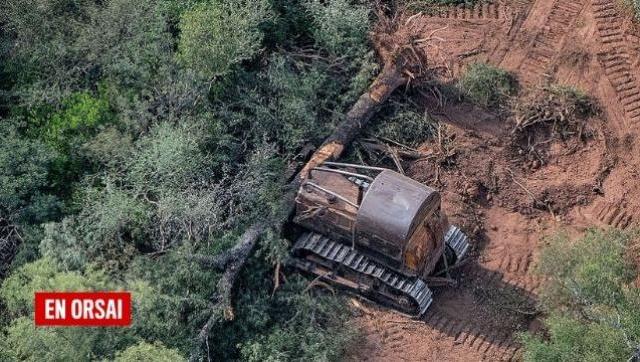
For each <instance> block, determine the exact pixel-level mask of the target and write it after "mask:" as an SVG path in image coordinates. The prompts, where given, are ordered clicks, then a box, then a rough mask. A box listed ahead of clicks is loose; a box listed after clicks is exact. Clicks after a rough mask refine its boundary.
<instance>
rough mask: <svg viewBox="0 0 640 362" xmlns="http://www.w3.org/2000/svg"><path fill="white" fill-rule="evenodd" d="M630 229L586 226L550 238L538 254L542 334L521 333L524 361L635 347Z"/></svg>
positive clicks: (596, 356) (637, 293) (604, 355)
mask: <svg viewBox="0 0 640 362" xmlns="http://www.w3.org/2000/svg"><path fill="white" fill-rule="evenodd" d="M635 237H637V234H634V233H623V232H618V231H609V232H605V231H595V230H592V231H589V232H587V234H586V235H585V236H584V237H582V238H581V239H580V240H578V241H577V242H573V243H572V242H570V241H569V240H568V238H567V237H565V236H562V235H560V236H558V237H556V238H554V239H552V240H551V242H550V245H549V246H547V247H546V248H545V249H544V250H543V252H542V255H541V258H540V263H539V266H538V271H539V273H541V274H542V276H543V277H544V278H545V280H546V282H545V283H544V284H543V288H542V293H541V303H542V307H543V308H544V309H545V311H547V312H548V313H549V315H550V317H549V318H547V319H546V320H545V324H546V326H547V327H548V336H549V338H548V339H545V338H542V337H540V336H532V335H525V336H524V338H523V341H524V345H525V354H524V356H525V359H526V360H528V361H568V360H589V361H605V360H606V361H613V360H627V359H629V357H630V356H632V355H633V354H634V353H637V351H638V347H640V318H638V316H637V310H638V308H640V290H639V289H638V288H637V286H635V285H634V284H633V282H634V279H635V278H636V277H637V266H636V265H634V264H633V263H632V262H631V261H630V260H629V258H627V254H628V252H629V241H630V240H633V238H635Z"/></svg>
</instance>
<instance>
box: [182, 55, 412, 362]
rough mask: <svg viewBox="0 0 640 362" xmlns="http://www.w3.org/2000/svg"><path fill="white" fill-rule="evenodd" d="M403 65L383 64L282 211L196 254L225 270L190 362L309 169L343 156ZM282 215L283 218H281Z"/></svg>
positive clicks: (291, 194) (291, 192)
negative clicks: (224, 246)
mask: <svg viewBox="0 0 640 362" xmlns="http://www.w3.org/2000/svg"><path fill="white" fill-rule="evenodd" d="M400 64H401V62H399V61H393V62H390V63H388V64H386V65H385V66H384V68H383V70H382V72H381V73H380V74H379V75H378V76H377V77H376V78H375V80H374V81H373V83H372V84H371V86H370V87H369V89H368V90H367V91H366V92H365V93H364V94H362V95H361V96H360V97H359V98H358V100H357V101H356V103H355V104H354V105H353V107H351V109H350V110H349V112H348V113H347V114H346V116H345V119H344V121H342V122H341V123H340V124H339V125H338V126H337V127H336V128H335V130H334V131H333V133H332V134H331V135H330V136H329V137H328V138H327V139H326V140H325V141H324V142H323V144H322V146H320V147H319V148H318V149H317V150H316V151H315V152H314V153H313V155H312V156H311V158H310V159H309V161H308V162H307V163H306V164H305V166H304V168H303V169H302V170H301V171H300V172H299V173H298V174H297V175H296V176H295V178H293V180H292V181H291V182H290V183H289V184H288V185H287V187H286V192H285V194H284V197H283V200H282V211H283V212H282V214H280V215H277V216H273V217H271V218H269V219H264V220H259V221H257V222H256V223H254V224H253V225H251V226H250V227H249V228H248V229H247V230H246V231H245V232H244V233H243V234H242V235H241V237H240V240H239V242H238V244H237V246H236V247H234V248H233V249H232V250H230V251H229V253H225V254H224V255H223V256H221V257H212V258H210V259H209V258H204V257H202V256H195V257H194V258H195V259H197V260H198V261H200V262H202V263H203V264H207V263H210V265H211V266H213V267H215V268H217V269H224V270H225V272H224V274H223V276H222V278H221V279H220V282H219V283H218V285H217V289H218V294H217V295H218V302H217V303H216V304H215V305H214V307H213V309H212V313H211V316H210V317H209V319H208V320H207V322H206V324H205V325H204V326H203V327H202V329H201V330H200V333H199V334H198V338H197V341H196V343H197V344H198V345H197V347H196V349H195V350H194V351H193V352H192V354H191V357H190V360H191V361H196V360H198V358H199V356H201V353H202V352H201V351H202V346H203V345H204V344H205V343H206V341H207V339H208V338H209V331H210V330H211V328H212V326H213V324H214V323H215V322H216V321H218V320H221V319H224V320H232V319H233V318H234V312H233V304H232V291H233V287H234V284H235V281H236V279H237V277H238V275H239V273H240V271H241V270H242V268H243V266H244V264H245V263H246V261H247V259H248V258H249V255H250V254H251V251H252V250H253V248H254V247H255V245H256V244H257V241H258V239H259V238H260V236H261V235H262V233H264V232H265V231H266V230H268V229H270V228H281V227H282V225H283V224H284V223H285V222H286V219H287V218H288V217H289V216H290V215H291V214H292V213H293V211H294V209H295V195H296V193H297V191H298V189H299V188H300V186H301V185H302V183H303V182H304V181H305V180H306V179H307V177H308V176H309V172H310V171H311V170H312V169H313V168H314V167H317V166H319V165H321V164H322V163H323V162H325V161H328V160H335V159H337V158H338V157H340V156H341V155H342V153H343V151H344V150H345V148H346V147H347V146H348V145H349V143H351V142H352V141H353V140H354V139H355V138H356V136H357V135H358V134H359V133H360V131H361V130H362V129H363V128H365V127H366V126H367V125H368V123H369V121H370V120H371V118H372V116H373V115H374V114H375V113H376V112H377V111H378V109H379V108H380V105H381V104H383V103H384V102H385V101H386V100H387V99H388V98H389V96H391V94H392V93H393V92H394V91H395V90H396V89H397V88H398V87H400V86H402V85H404V84H407V82H408V79H407V78H406V77H405V76H404V75H403V74H402V69H401V66H400ZM283 215H284V217H282V216H283Z"/></svg>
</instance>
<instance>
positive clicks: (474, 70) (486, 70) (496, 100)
mask: <svg viewBox="0 0 640 362" xmlns="http://www.w3.org/2000/svg"><path fill="white" fill-rule="evenodd" d="M458 87H459V88H460V91H461V92H462V93H463V95H465V96H466V97H468V98H469V99H470V100H471V101H472V102H473V103H476V104H478V105H481V106H483V107H498V106H501V105H502V104H503V103H504V102H505V101H506V100H507V99H508V97H510V96H512V95H514V94H515V93H516V92H517V82H516V80H515V78H514V77H513V76H512V75H511V74H509V73H508V72H507V71H505V70H502V69H499V68H496V67H494V66H492V65H489V64H486V63H475V64H472V65H470V66H469V68H468V69H467V70H466V71H465V73H464V74H463V75H462V77H461V79H460V81H459V83H458Z"/></svg>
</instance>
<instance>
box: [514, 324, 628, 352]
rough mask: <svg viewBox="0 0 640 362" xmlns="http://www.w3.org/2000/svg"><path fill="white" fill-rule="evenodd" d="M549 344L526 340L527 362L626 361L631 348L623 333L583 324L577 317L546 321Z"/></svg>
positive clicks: (613, 328) (606, 326)
mask: <svg viewBox="0 0 640 362" xmlns="http://www.w3.org/2000/svg"><path fill="white" fill-rule="evenodd" d="M545 324H546V325H547V327H548V328H549V335H550V339H549V341H543V340H541V339H538V338H534V337H532V336H526V337H525V338H524V344H525V346H526V351H525V353H524V359H525V360H526V361H593V362H596V361H623V360H626V359H627V358H628V355H629V347H628V346H627V345H626V344H625V339H624V334H623V331H622V330H620V329H619V328H616V327H615V326H611V325H605V324H601V323H593V322H592V323H584V322H581V321H579V320H576V319H574V318H569V317H559V316H551V317H548V318H547V320H546V321H545Z"/></svg>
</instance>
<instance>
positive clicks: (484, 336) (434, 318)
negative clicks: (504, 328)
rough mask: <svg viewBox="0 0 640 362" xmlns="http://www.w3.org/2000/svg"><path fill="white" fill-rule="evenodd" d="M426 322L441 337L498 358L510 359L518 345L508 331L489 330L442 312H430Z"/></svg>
mask: <svg viewBox="0 0 640 362" xmlns="http://www.w3.org/2000/svg"><path fill="white" fill-rule="evenodd" d="M426 322H427V323H428V324H429V325H431V326H433V327H434V330H436V331H437V333H439V334H440V335H442V337H445V338H446V337H450V338H452V340H453V343H454V344H459V345H464V346H465V347H467V348H470V349H472V350H473V351H476V352H480V353H481V354H483V355H486V356H492V357H493V358H496V356H497V357H498V359H500V360H509V359H511V358H512V357H513V355H515V353H516V351H517V350H518V348H519V347H520V346H519V344H518V343H517V342H516V340H515V339H514V338H513V336H512V335H511V334H509V333H501V332H495V333H494V332H489V331H487V329H486V328H485V326H478V325H475V324H473V323H470V322H469V321H466V320H460V319H456V318H452V317H450V316H448V315H446V314H444V313H439V312H436V313H432V314H430V315H429V316H428V317H427V319H426ZM488 332H489V333H488Z"/></svg>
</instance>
